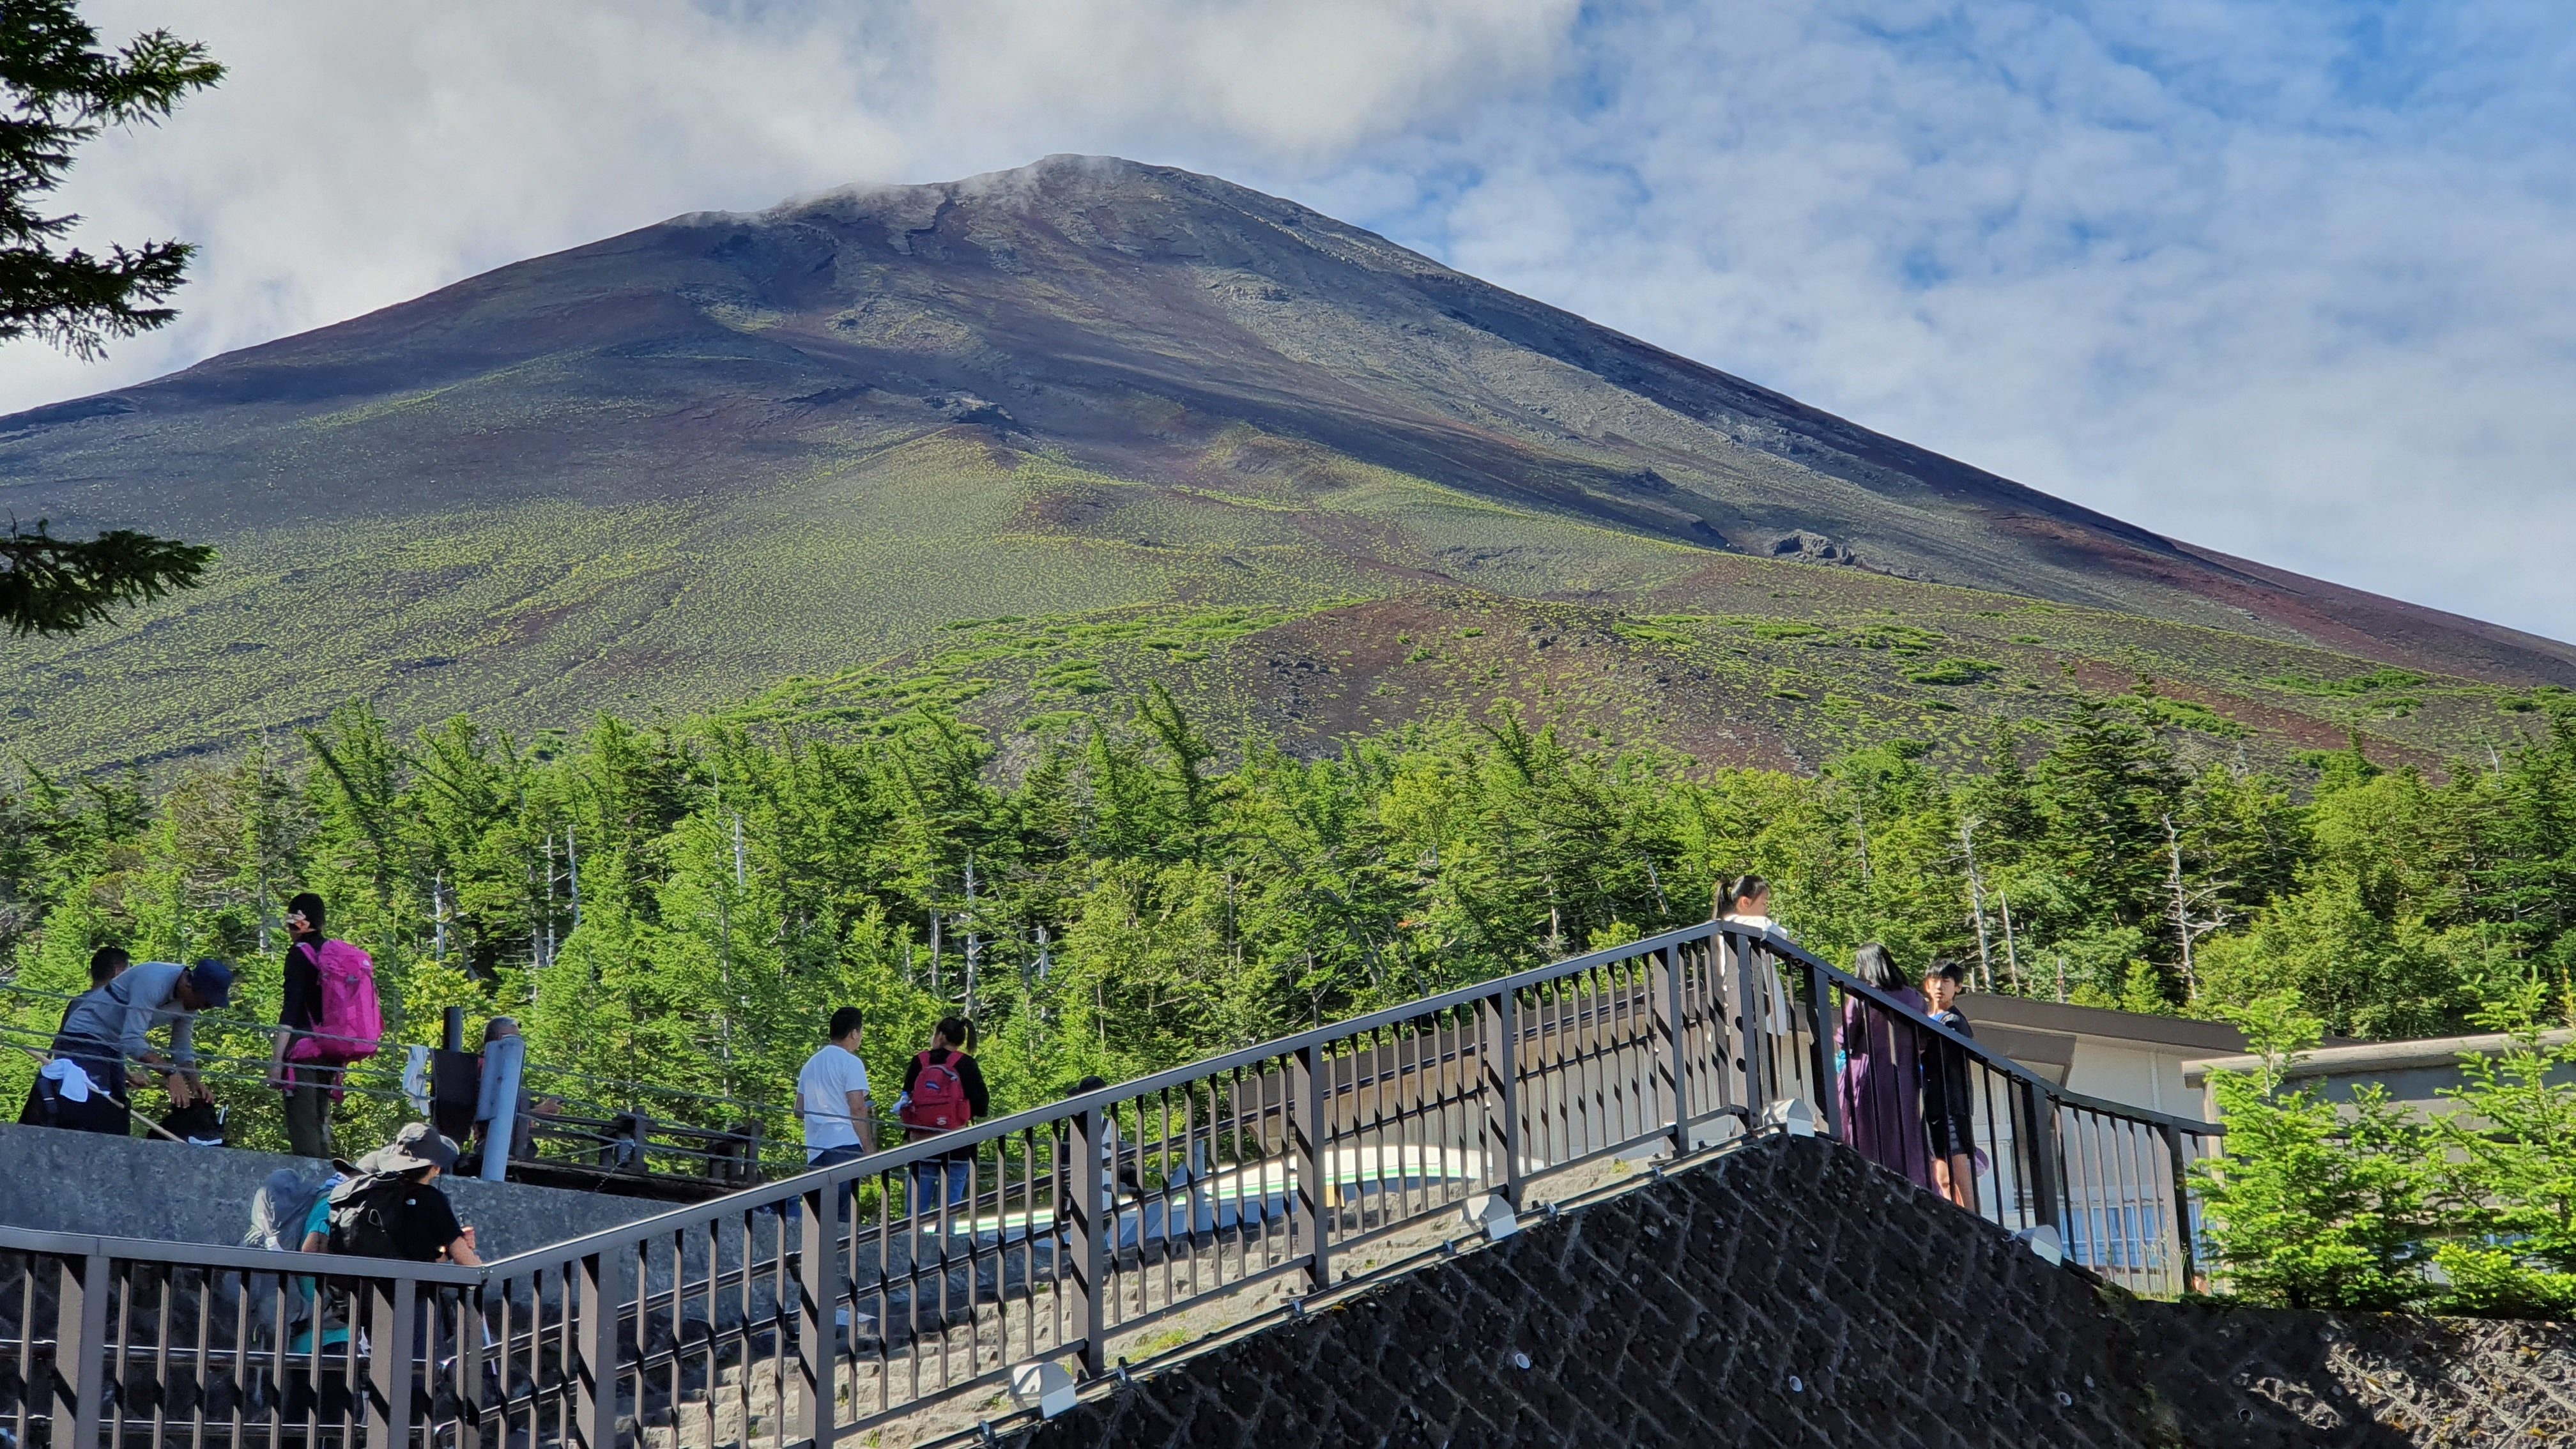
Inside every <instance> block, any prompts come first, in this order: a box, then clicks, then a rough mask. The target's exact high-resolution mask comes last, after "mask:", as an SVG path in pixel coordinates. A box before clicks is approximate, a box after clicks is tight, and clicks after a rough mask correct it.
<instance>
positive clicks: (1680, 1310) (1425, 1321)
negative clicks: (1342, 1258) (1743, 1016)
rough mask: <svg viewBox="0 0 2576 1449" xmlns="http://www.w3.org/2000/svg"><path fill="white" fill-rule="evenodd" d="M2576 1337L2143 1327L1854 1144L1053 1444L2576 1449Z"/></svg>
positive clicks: (2172, 1311) (1088, 1418) (1625, 1223)
mask: <svg viewBox="0 0 2576 1449" xmlns="http://www.w3.org/2000/svg"><path fill="white" fill-rule="evenodd" d="M2571 1354H2576V1331H2570V1330H2569V1329H2567V1328H2565V1327H2564V1326H2556V1327H2553V1326H2544V1325H2529V1324H2475V1325H2466V1324H2457V1323H2436V1322H2431V1321H2427V1320H2388V1319H2354V1320H2349V1321H2344V1320H2336V1319H2333V1318H2330V1317H2327V1316H2323V1315H2306V1314H2284V1313H2247V1312H2242V1311H2234V1310H2222V1309H2212V1308H2200V1307H2175V1306H2171V1305H2163V1304H2152V1303H2141V1302H2138V1301H2136V1300H2133V1299H2130V1298H2128V1297H2127V1296H2126V1295H2123V1294H2119V1293H2117V1292H2116V1291H2113V1290H2109V1289H2105V1288H2103V1287H2101V1286H2099V1285H2098V1284H2097V1283H2096V1282H2094V1281H2093V1280H2092V1279H2091V1278H2089V1277H2088V1276H2086V1275H2084V1274H2081V1273H2079V1272H2076V1271H2073V1270H2070V1269H2065V1268H2052V1267H2050V1266H2048V1265H2047V1264H2045V1263H2043V1262H2041V1261H2040V1260H2039V1259H2038V1258H2037V1257H2035V1256H2033V1255H2032V1254H2031V1253H2030V1252H2029V1250H2028V1249H2026V1248H2024V1247H2022V1246H2020V1245H2018V1244H2016V1243H2015V1242H2013V1241H2012V1240H2011V1239H2010V1238H2008V1237H2007V1236H2005V1235H2004V1234H2003V1233H2002V1232H2000V1231H1998V1230H1996V1229H1995V1228H1993V1227H1991V1226H1989V1225H1987V1224H1985V1223H1983V1222H1980V1221H1978V1220H1976V1219H1974V1218H1971V1217H1970V1216H1968V1215H1967V1214H1965V1213H1961V1212H1958V1211H1956V1210H1955V1209H1952V1208H1950V1207H1948V1206H1947V1205H1946V1204H1943V1203H1941V1202H1940V1201H1938V1200H1937V1199H1935V1198H1933V1197H1932V1196H1930V1195H1929V1194H1926V1193H1922V1192H1920V1191H1918V1190H1916V1189H1915V1188H1913V1187H1912V1186H1910V1185H1909V1184H1907V1183H1905V1182H1903V1181H1902V1180H1900V1179H1897V1178H1895V1177H1893V1176H1891V1175H1889V1174H1887V1173H1885V1172H1882V1171H1880V1170H1879V1169H1877V1168H1875V1167H1872V1166H1870V1165H1868V1164H1867V1163H1864V1162H1863V1161H1861V1160H1860V1159H1859V1158H1857V1157H1856V1156H1854V1155H1852V1154H1850V1153H1848V1152H1845V1151H1842V1150H1841V1149H1839V1148H1837V1147H1835V1146H1833V1145H1832V1144H1830V1143H1827V1142H1823V1141H1817V1140H1793V1139H1777V1140H1771V1141H1766V1142H1762V1143H1758V1144H1755V1145H1753V1146H1750V1147H1748V1148H1746V1149H1744V1150H1742V1151H1739V1152H1736V1153H1734V1154H1731V1155H1728V1156H1725V1157H1722V1158H1719V1159H1717V1160H1715V1161H1712V1162H1709V1163H1707V1164H1705V1165H1702V1166H1698V1167H1695V1168H1692V1169H1689V1170H1686V1171H1683V1172H1679V1173H1675V1174H1673V1175H1672V1176H1670V1177H1669V1178H1667V1179H1666V1180H1665V1181H1664V1182H1662V1183H1659V1184H1655V1185H1652V1186H1648V1187H1644V1188H1641V1189H1640V1190H1638V1191H1635V1192H1631V1193H1627V1194H1624V1195H1621V1196H1617V1197H1614V1198H1611V1199H1608V1200H1606V1201H1602V1202H1598V1203H1595V1204H1593V1205H1591V1206H1588V1207H1584V1208H1580V1209H1577V1210H1574V1211H1571V1212H1568V1213H1565V1214H1563V1215H1562V1216H1560V1217H1559V1218H1558V1219H1556V1220H1555V1221H1552V1222H1547V1223H1540V1224H1533V1225H1532V1226H1530V1227H1527V1228H1524V1229H1523V1230H1522V1231H1521V1232H1520V1233H1518V1234H1517V1235H1515V1236H1514V1237H1512V1238H1510V1239H1507V1240H1506V1241H1504V1242H1502V1243H1500V1244H1497V1245H1494V1246H1492V1247H1490V1248H1484V1249H1480V1250H1477V1251H1473V1252H1467V1253H1462V1254H1461V1255H1459V1256H1458V1257H1457V1258H1455V1259H1452V1260H1449V1261H1446V1262H1442V1263H1439V1264H1436V1265H1434V1266H1431V1267H1428V1268H1425V1269H1422V1270H1420V1271H1417V1272H1414V1273H1411V1274H1408V1275H1405V1276H1403V1277H1400V1278H1397V1279H1394V1280H1392V1281H1391V1282H1389V1283H1387V1284H1386V1285H1384V1286H1382V1287H1380V1288H1378V1289H1375V1290H1373V1291H1371V1292H1369V1293H1366V1294H1364V1295H1361V1296H1359V1297H1356V1298H1354V1299H1351V1300H1349V1301H1347V1302H1345V1303H1343V1304H1342V1305H1340V1306H1338V1307H1335V1308H1332V1309H1329V1310H1327V1311H1325V1312H1321V1313H1318V1314H1315V1315H1313V1316H1311V1317H1309V1318H1307V1319H1305V1320H1304V1321H1302V1322H1297V1323H1292V1324H1287V1325H1283V1326H1280V1327H1276V1328H1272V1329H1267V1330H1264V1331H1261V1332H1259V1333H1255V1334H1252V1335H1249V1336H1247V1337H1244V1338H1241V1339H1238V1340H1236V1341H1234V1342H1231V1343H1227V1344H1224V1345H1222V1346H1219V1347H1215V1348H1212V1349H1210V1350H1209V1351H1207V1352H1205V1353H1202V1354H1199V1355H1196V1356H1194V1357H1192V1358H1190V1359H1187V1360H1185V1361H1182V1362H1180V1363H1177V1364H1174V1365H1173V1366H1171V1367H1169V1368H1167V1369H1164V1370H1162V1371H1160V1372H1157V1373H1155V1374H1153V1375H1151V1376H1148V1377H1142V1378H1139V1379H1138V1380H1137V1381H1136V1382H1135V1383H1134V1384H1132V1385H1130V1386H1129V1387H1127V1388H1125V1389H1123V1390H1121V1391H1119V1392H1117V1393H1116V1394H1114V1395H1111V1396H1108V1397H1104V1398H1100V1399H1095V1400H1091V1401H1088V1402H1086V1403H1084V1404H1082V1405H1081V1406H1079V1407H1077V1408H1076V1409H1074V1410H1073V1411H1071V1412H1070V1413H1068V1414H1066V1415H1063V1416H1061V1417H1059V1418H1057V1419H1055V1420H1053V1421H1051V1422H1049V1423H1047V1424H1045V1425H1043V1426H1040V1427H1037V1428H1035V1429H1034V1430H1031V1431H1029V1432H1028V1433H1027V1434H1026V1435H1025V1436H1024V1437H1025V1442H1026V1443H1027V1444H1028V1445H1030V1446H1031V1449H1041V1446H1043V1449H1058V1446H1073V1445H1082V1446H1115V1449H1180V1446H1184V1445H1186V1446H1192V1449H1223V1446H1233V1445H1240V1446H1245V1449H1251V1446H1260V1449H1279V1446H1287V1445H1309V1444H1324V1445H1345V1444H1347V1445H1357V1446H1378V1449H1415V1446H1419V1449H1433V1446H1452V1445H1454V1446H1460V1449H1464V1446H1469V1445H1474V1446H1499V1445H1631V1444H1634V1445H1661V1444H1674V1445H1684V1444H1687V1445H1705V1444H1725V1445H1738V1444H1741V1445H1774V1444H1779V1445H1788V1444H1798V1445H1847V1446H1854V1449H1859V1446H1872V1449H1875V1446H1882V1445H1900V1446H1914V1445H1921V1446H1971V1445H1977V1446H1984V1445H1992V1446H1997V1449H2005V1446H2010V1449H2026V1446H2035V1445H2054V1446H2073V1449H2092V1446H2099V1449H2112V1446H2125V1445H2142V1446H2143V1445H2194V1446H2197V1445H2210V1446H2217V1445H2228V1446H2238V1445H2272V1444H2281V1445H2288V1444H2301V1445H2307V1444H2319V1445H2355V1446H2363V1445H2369V1446H2385V1445H2399V1444H2428V1445H2429V1444H2435V1443H2439V1444H2445V1445H2469V1444H2507V1443H2511V1444H2517V1445H2532V1444H2538V1443H2546V1442H2557V1443H2567V1442H2576V1385H2571V1381H2570V1363H2571Z"/></svg>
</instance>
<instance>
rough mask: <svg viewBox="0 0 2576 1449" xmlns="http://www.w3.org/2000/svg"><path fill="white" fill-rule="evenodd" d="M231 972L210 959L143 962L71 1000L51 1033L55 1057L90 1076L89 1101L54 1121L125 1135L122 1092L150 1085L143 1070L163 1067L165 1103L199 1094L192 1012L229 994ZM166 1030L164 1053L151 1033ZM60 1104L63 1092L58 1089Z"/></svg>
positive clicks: (176, 1103)
mask: <svg viewBox="0 0 2576 1449" xmlns="http://www.w3.org/2000/svg"><path fill="white" fill-rule="evenodd" d="M232 994H233V971H232V968H231V967H230V966H227V965H225V964H224V963H223V962H221V961H217V960H213V959H208V960H203V961H199V962H198V963H197V964H196V965H194V966H181V965H179V964H178V963H177V962H175V961H146V962H144V963H143V964H142V965H140V966H135V967H131V968H129V969H128V970H127V971H125V973H124V974H122V975H120V976H118V977H117V978H116V979H115V980H113V981H110V982H109V983H107V984H106V985H105V986H102V987H100V988H98V989H97V990H95V991H92V992H90V993H89V994H88V995H86V996H83V997H82V998H81V999H80V1000H79V1001H77V1002H75V1003H73V1005H72V1009H71V1012H70V1014H69V1015H67V1016H65V1017H64V1018H63V1025H62V1030H61V1031H60V1032H59V1033H58V1034H57V1035H56V1036H55V1037H54V1056H55V1058H56V1059H57V1060H58V1061H68V1062H70V1063H71V1064H73V1065H74V1066H77V1067H78V1068H79V1069H80V1071H81V1072H82V1073H83V1074H84V1075H86V1076H87V1078H88V1079H89V1081H88V1085H89V1089H90V1090H89V1092H88V1094H87V1095H88V1100H87V1101H86V1102H84V1103H81V1104H78V1106H80V1107H83V1108H86V1109H87V1110H67V1111H65V1112H64V1113H63V1114H62V1117H61V1118H60V1122H59V1125H61V1126H65V1127H71V1128H75V1129H76V1130H80V1131H87V1132H105V1133H108V1134H111V1135H113V1136H120V1137H122V1136H126V1135H129V1134H130V1133H131V1132H132V1131H133V1129H132V1128H131V1127H129V1126H128V1125H127V1124H126V1113H127V1106H126V1093H127V1092H128V1091H129V1090H131V1089H133V1088H136V1087H146V1086H150V1085H151V1083H152V1079H151V1077H150V1076H149V1075H148V1074H147V1071H146V1069H149V1070H150V1071H156V1072H166V1073H167V1074H168V1081H167V1083H166V1085H167V1086H168V1088H169V1091H170V1104H171V1105H172V1106H174V1107H184V1106H186V1105H188V1104H189V1103H190V1102H193V1101H196V1100H197V1099H198V1098H200V1097H202V1096H204V1095H205V1088H204V1086H203V1085H202V1084H201V1083H200V1082H199V1081H198V1079H197V1042H196V1026H197V1013H198V1012H200V1011H204V1010H205V1009H207V1008H208V1007H214V1006H222V1005H224V1004H226V1003H227V1002H229V1001H231V1000H232ZM165 1023H166V1024H167V1025H168V1026H169V1028H170V1049H169V1051H167V1052H166V1053H165V1052H162V1051H160V1050H158V1049H156V1048H155V1047H154V1046H153V1045H152V1039H151V1037H150V1035H149V1033H150V1032H151V1031H153V1030H154V1029H155V1028H157V1027H160V1026H162V1025H164V1024H165ZM64 1096H65V1099H66V1106H71V1105H73V1104H71V1103H69V1100H68V1099H69V1093H68V1092H66V1093H64Z"/></svg>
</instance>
